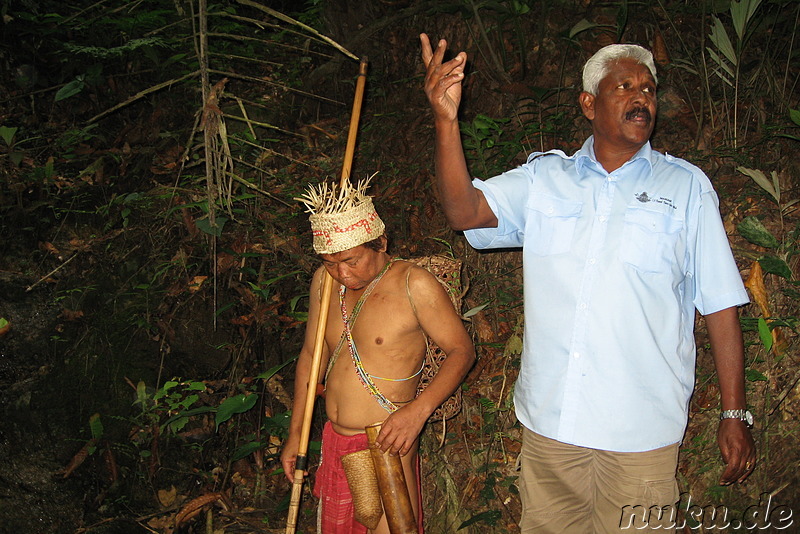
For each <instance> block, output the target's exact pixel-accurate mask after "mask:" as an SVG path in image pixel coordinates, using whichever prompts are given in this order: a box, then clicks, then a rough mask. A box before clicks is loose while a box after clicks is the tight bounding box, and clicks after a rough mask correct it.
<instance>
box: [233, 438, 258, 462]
mask: <svg viewBox="0 0 800 534" xmlns="http://www.w3.org/2000/svg"><path fill="white" fill-rule="evenodd" d="M263 448H264V444H263V443H261V442H260V441H251V442H250V443H245V444H244V445H242V446H241V447H239V448H238V449H236V450H235V451H233V455H232V456H231V460H232V461H234V462H235V461H236V460H241V459H242V458H244V457H245V456H249V455H250V454H252V453H254V452H256V451H257V450H259V449H263Z"/></svg>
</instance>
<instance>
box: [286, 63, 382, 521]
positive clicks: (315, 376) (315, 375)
mask: <svg viewBox="0 0 800 534" xmlns="http://www.w3.org/2000/svg"><path fill="white" fill-rule="evenodd" d="M366 81H367V58H366V57H363V58H361V64H360V66H359V69H358V80H357V81H356V95H355V98H354V99H353V111H352V113H351V115H350V131H349V132H348V135H347V147H346V149H345V152H344V163H343V164H342V176H341V180H340V186H341V187H344V185H345V184H346V183H347V181H348V180H349V179H350V168H351V167H352V165H353V154H354V153H355V145H356V137H357V135H358V121H359V119H360V117H361V103H362V102H363V100H364V84H365V83H366ZM332 287H333V278H331V275H330V274H328V272H327V271H326V272H325V274H324V275H323V278H322V296H321V299H322V300H321V302H320V308H319V318H318V320H317V328H316V332H315V336H316V337H315V338H314V354H313V356H312V358H311V369H310V370H309V373H308V388H307V390H306V403H305V407H304V410H303V426H302V428H301V430H300V444H299V447H298V449H297V459H296V461H295V469H294V480H293V482H292V496H291V499H290V501H289V515H288V517H287V519H286V534H294V532H295V531H296V530H297V516H298V513H299V512H300V496H301V495H302V491H303V478H304V476H305V472H306V470H307V469H308V438H309V435H310V433H311V418H312V416H313V415H314V401H315V399H316V390H317V383H318V382H319V371H320V363H321V361H322V346H323V343H324V342H325V328H326V327H327V322H328V310H329V309H330V303H331V288H332Z"/></svg>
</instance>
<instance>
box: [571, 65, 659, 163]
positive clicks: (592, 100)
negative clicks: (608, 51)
mask: <svg viewBox="0 0 800 534" xmlns="http://www.w3.org/2000/svg"><path fill="white" fill-rule="evenodd" d="M580 100H581V108H582V109H583V114H584V115H585V116H586V118H588V119H589V120H590V121H592V130H593V132H594V136H595V140H598V139H599V140H600V142H604V143H608V144H609V145H610V146H612V147H616V148H618V149H620V150H638V149H639V148H641V147H642V145H644V144H645V143H646V142H647V140H648V139H650V135H651V134H652V133H653V127H654V126H655V118H656V82H655V80H654V79H653V75H652V74H650V70H649V69H648V68H647V67H646V66H645V65H642V64H641V63H637V62H636V61H635V60H633V59H628V58H626V59H620V60H618V61H615V62H613V63H611V64H610V68H609V70H608V74H607V75H606V77H605V78H603V80H602V81H601V82H600V86H599V87H598V89H597V94H596V95H590V94H588V93H581V99H580Z"/></svg>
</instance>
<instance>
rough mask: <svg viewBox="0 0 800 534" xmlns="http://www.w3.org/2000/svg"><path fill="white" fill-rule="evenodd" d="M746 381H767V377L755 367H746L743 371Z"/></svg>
mask: <svg viewBox="0 0 800 534" xmlns="http://www.w3.org/2000/svg"><path fill="white" fill-rule="evenodd" d="M744 376H745V378H747V381H748V382H767V381H768V380H769V379H768V378H767V377H766V376H764V375H763V374H762V373H759V372H758V371H756V370H755V369H746V370H745V372H744Z"/></svg>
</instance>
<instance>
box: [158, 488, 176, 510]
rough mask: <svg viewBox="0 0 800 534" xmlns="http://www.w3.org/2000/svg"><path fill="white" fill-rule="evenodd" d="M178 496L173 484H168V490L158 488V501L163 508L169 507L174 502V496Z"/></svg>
mask: <svg viewBox="0 0 800 534" xmlns="http://www.w3.org/2000/svg"><path fill="white" fill-rule="evenodd" d="M177 496H178V489H177V488H176V487H175V486H170V487H169V489H168V490H165V489H160V490H158V502H159V503H161V506H163V507H164V508H169V507H170V506H172V505H173V504H175V498H176V497H177Z"/></svg>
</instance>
